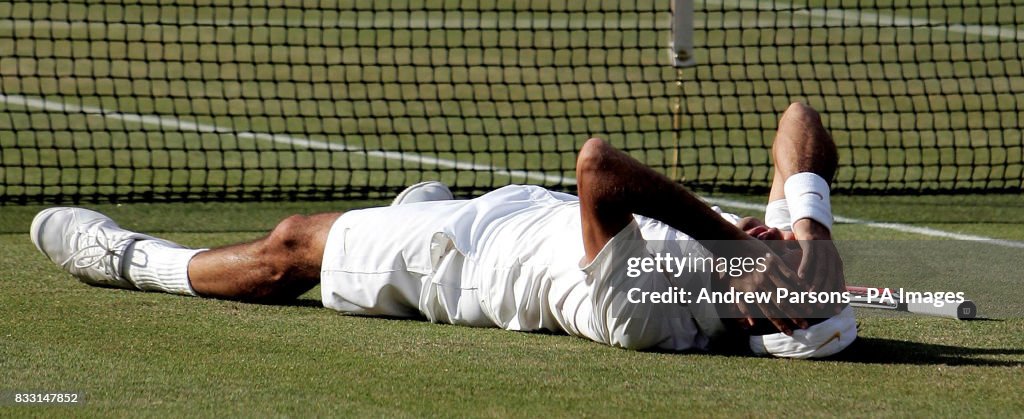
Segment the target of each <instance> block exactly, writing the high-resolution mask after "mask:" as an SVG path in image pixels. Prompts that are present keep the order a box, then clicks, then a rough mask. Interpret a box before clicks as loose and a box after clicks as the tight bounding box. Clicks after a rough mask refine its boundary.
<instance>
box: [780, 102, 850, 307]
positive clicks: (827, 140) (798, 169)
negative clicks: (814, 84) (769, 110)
mask: <svg viewBox="0 0 1024 419" xmlns="http://www.w3.org/2000/svg"><path fill="white" fill-rule="evenodd" d="M772 160H773V161H774V166H775V175H774V179H773V181H772V190H771V193H770V194H769V197H768V201H769V202H773V201H778V200H781V199H786V200H787V201H788V202H787V204H788V206H789V210H790V212H791V214H792V216H793V217H796V218H797V219H796V220H792V228H793V234H794V236H796V239H797V240H799V241H800V247H801V248H802V249H803V258H802V260H801V261H800V267H799V269H798V270H797V273H798V274H799V275H800V278H803V279H804V280H805V282H807V283H808V284H810V288H811V290H812V291H842V287H843V286H844V282H843V261H842V259H841V258H840V257H839V252H838V250H837V249H836V247H835V245H834V244H833V243H832V241H831V240H832V230H831V226H832V211H831V206H830V205H829V196H828V195H829V189H828V188H829V186H828V181H829V180H831V179H832V177H833V176H834V175H835V172H836V169H837V167H838V162H839V153H838V151H837V150H836V145H835V142H833V141H832V136H831V135H829V133H828V131H827V130H826V129H825V127H824V125H822V123H821V117H820V116H819V115H818V113H817V112H815V111H814V109H811V108H810V107H809V106H807V105H804V104H802V103H794V104H792V105H790V106H789V108H788V109H786V112H785V113H783V114H782V118H781V119H780V121H779V129H778V132H777V133H776V136H775V140H774V142H773V143H772Z"/></svg>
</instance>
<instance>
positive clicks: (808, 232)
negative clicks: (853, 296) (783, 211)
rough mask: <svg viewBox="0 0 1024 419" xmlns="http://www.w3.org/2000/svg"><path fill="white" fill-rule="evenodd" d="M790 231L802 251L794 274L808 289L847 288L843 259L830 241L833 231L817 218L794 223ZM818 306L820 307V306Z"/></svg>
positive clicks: (818, 290) (813, 290)
mask: <svg viewBox="0 0 1024 419" xmlns="http://www.w3.org/2000/svg"><path fill="white" fill-rule="evenodd" d="M793 234H794V235H795V236H796V239H797V240H798V241H799V243H800V248H801V250H802V253H803V256H802V257H801V259H800V266H799V268H798V269H797V275H799V277H800V278H801V279H802V280H803V282H804V283H805V284H806V285H807V286H808V290H809V291H811V292H843V291H844V290H845V289H846V281H845V277H844V274H843V259H842V258H841V257H840V256H839V250H838V249H836V246H835V243H833V242H832V233H831V232H829V230H828V229H827V228H825V226H823V225H821V224H820V223H818V222H817V221H814V220H811V219H807V218H805V219H801V220H798V221H797V222H796V223H794V224H793ZM819 308H823V306H821V305H819ZM838 309H841V307H838ZM836 313H838V311H836ZM836 313H831V314H836Z"/></svg>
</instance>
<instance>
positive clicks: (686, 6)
mask: <svg viewBox="0 0 1024 419" xmlns="http://www.w3.org/2000/svg"><path fill="white" fill-rule="evenodd" d="M669 54H670V58H671V60H672V65H673V66H675V67H690V66H692V65H695V64H697V61H695V60H694V59H693V0H672V41H671V42H669Z"/></svg>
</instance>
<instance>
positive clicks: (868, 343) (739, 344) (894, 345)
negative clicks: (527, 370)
mask: <svg viewBox="0 0 1024 419" xmlns="http://www.w3.org/2000/svg"><path fill="white" fill-rule="evenodd" d="M251 304H260V305H275V306H294V307H314V308H323V305H322V304H321V302H320V300H315V299H311V298H299V299H294V300H287V301H280V302H276V303H268V302H263V303H251ZM349 316H352V317H360V318H366V319H373V320H377V321H381V322H391V321H412V322H424V321H425V319H423V318H399V317H388V316H362V315H349ZM973 321H1000V320H997V319H987V318H979V319H974V320H973ZM509 333H515V332H509ZM533 333H538V334H544V335H561V334H560V333H553V332H533ZM746 342H747V339H746V337H740V336H736V337H734V338H730V339H729V340H728V341H725V342H723V343H724V344H723V345H721V346H719V347H718V350H715V351H713V352H712V353H713V354H714V355H719V356H727V357H733V356H735V357H750V356H751V354H750V352H748V351H746ZM738 348H743V349H738ZM651 352H657V353H665V354H673V355H683V356H685V354H679V353H677V352H663V351H657V350H654V351H651ZM986 356H989V357H991V356H1015V357H1021V356H1024V348H971V347H963V346H950V345H937V344H931V343H920V342H910V341H903V340H895V339H886V338H876V337H870V338H869V337H858V338H857V340H855V341H854V342H853V344H851V345H850V347H848V348H846V350H844V351H843V352H841V353H839V354H837V355H835V356H831V357H829V358H826V360H828V361H834V362H847V363H857V364H892V365H898V364H903V365H951V366H959V365H973V366H983V367H1020V366H1024V361H1019V360H1003V359H992V358H986Z"/></svg>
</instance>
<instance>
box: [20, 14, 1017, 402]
mask: <svg viewBox="0 0 1024 419" xmlns="http://www.w3.org/2000/svg"><path fill="white" fill-rule="evenodd" d="M182 3H185V2H182ZM228 3H232V2H223V1H213V2H198V3H196V2H192V3H190V4H171V3H170V2H161V3H160V4H159V5H157V4H153V2H141V1H140V2H135V1H124V2H121V3H120V4H115V3H114V2H106V3H104V4H102V5H101V4H95V3H90V2H80V3H71V4H70V5H67V4H63V3H52V2H51V3H46V4H44V3H42V2H34V3H32V2H20V3H16V2H0V152H2V154H0V200H3V202H0V203H3V204H10V203H21V202H27V203H38V202H52V201H67V200H75V199H83V200H85V201H89V200H93V199H97V200H99V201H104V200H105V199H106V198H111V199H117V200H120V201H123V202H146V201H151V200H156V201H188V202H182V203H159V204H146V203H130V204H126V205H113V204H100V205H89V207H91V208H94V209H97V210H100V211H102V212H105V213H107V214H109V215H111V216H112V217H113V218H114V219H115V220H116V221H118V222H119V223H121V224H122V225H124V226H125V227H128V228H132V229H137V230H140V231H144V232H148V233H153V234H157V235H160V236H166V237H167V238H169V239H172V240H176V241H179V242H181V243H183V244H186V245H192V246H216V245H223V244H229V243H233V242H237V241H241V240H250V239H254V238H257V237H259V236H260V235H261V234H262V233H263V232H265V231H266V230H267V229H269V228H271V227H272V226H273V225H274V224H275V223H276V222H277V221H278V220H280V219H281V218H282V217H284V216H286V215H289V214H292V213H313V212H318V211H336V210H343V209H350V208H359V207H365V206H370V205H380V204H384V203H386V201H385V200H381V201H375V200H367V199H366V197H367V196H369V197H377V196H379V197H381V198H390V194H391V193H393V192H394V190H395V189H397V188H401V187H404V186H406V185H408V184H411V183H414V182H417V181H419V180H423V179H439V180H442V181H445V182H446V183H448V184H450V185H453V186H455V187H456V188H457V189H458V190H459V191H460V192H462V193H465V194H469V193H476V192H479V191H482V190H486V189H489V188H490V187H491V186H493V185H503V184H506V183H509V182H522V183H538V184H544V185H554V186H560V187H564V188H570V189H571V183H572V176H573V170H572V167H573V162H574V160H575V152H576V150H577V149H578V147H579V145H580V144H582V143H583V142H584V141H585V140H586V139H587V138H588V137H589V136H602V137H605V138H608V139H609V140H610V141H611V142H612V143H613V144H615V145H616V146H619V147H622V148H624V149H626V150H628V151H629V152H630V153H631V154H633V155H634V156H636V157H638V158H639V159H641V160H643V161H644V162H646V163H647V164H649V165H651V166H653V167H655V168H656V169H658V170H661V171H663V172H665V173H667V174H669V175H671V176H673V177H676V178H685V179H687V180H689V181H691V182H699V183H701V184H702V187H703V188H704V189H705V190H710V189H714V188H716V187H726V188H729V187H732V188H736V187H746V186H749V187H754V188H757V187H763V186H765V185H767V175H768V166H767V163H768V155H769V154H768V151H767V147H768V146H769V145H770V141H771V134H772V132H773V130H774V128H775V126H776V122H777V119H778V116H779V114H780V113H781V111H782V110H783V109H785V106H786V105H787V104H788V103H790V102H791V101H796V100H802V101H807V102H809V103H810V104H811V105H812V106H814V107H815V108H817V109H819V110H820V111H821V112H822V113H823V116H824V118H825V123H826V125H827V126H828V127H829V128H831V129H832V130H833V134H834V136H835V139H836V141H837V143H838V144H839V147H840V149H841V156H842V157H841V158H842V160H843V161H842V163H843V164H844V165H845V166H844V169H842V171H841V172H840V174H839V176H838V179H837V180H838V185H839V186H841V187H843V188H847V189H867V190H870V191H872V192H884V191H887V190H897V191H899V190H904V191H905V190H910V191H912V192H917V190H919V189H924V190H929V189H933V188H938V189H943V190H960V189H970V190H973V191H991V190H1008V191H1013V193H1006V194H978V195H963V194H961V195H946V196H941V195H940V196H918V195H916V194H913V195H905V196H885V195H881V196H879V195H869V196H864V195H842V196H835V197H834V198H833V199H834V201H833V205H834V208H835V211H836V213H837V214H838V215H842V216H844V217H849V218H852V219H856V220H858V222H855V223H849V222H848V223H840V224H837V226H836V229H835V231H836V236H837V237H838V238H839V239H842V240H848V241H849V244H848V246H849V248H850V250H851V254H850V255H849V256H848V258H847V259H846V264H847V275H848V276H849V278H850V279H849V281H850V283H851V284H857V285H882V286H889V287H900V286H906V287H908V288H912V289H917V290H928V289H931V288H932V287H934V288H938V289H943V290H950V291H958V290H962V291H966V292H967V293H968V297H969V298H971V299H973V300H975V301H976V302H977V303H978V305H979V308H980V312H981V314H982V315H983V316H987V317H989V319H987V320H981V321H973V322H958V321H953V320H947V319H935V318H926V317H918V316H911V315H898V314H890V313H885V312H878V311H875V312H866V311H861V312H859V313H858V316H859V317H860V325H861V329H860V330H861V334H860V339H859V341H858V342H857V343H855V344H854V346H853V347H851V348H849V349H848V350H847V351H846V352H845V353H844V354H842V355H841V356H839V357H838V358H836V359H831V360H826V361H792V360H785V359H767V358H752V357H746V356H737V355H709V354H699V353H694V354H661V353H649V352H633V351H625V350H616V349H613V348H609V347H605V346H602V345H599V344H596V343H592V342H589V341H585V340H582V339H576V338H569V337H565V336H553V335H543V334H523V333H511V332H504V331H500V330H492V329H472V328H465V327H455V326H447V325H434V324H428V323H425V322H419V321H404V320H384V319H369V318H360V317H353V316H343V315H339V314H337V313H335V312H333V311H329V310H326V309H323V308H321V307H318V306H319V301H318V297H319V294H318V292H317V290H314V291H312V292H311V293H309V294H307V295H306V296H304V297H303V299H302V300H300V301H299V302H297V303H296V304H294V305H282V306H268V305H255V304H243V303H236V302H228V301H216V300H203V299H198V298H183V297H176V296H171V295H164V294H155V293H141V292H126V291H118V290H106V289H98V288H93V287H89V286H86V285H83V284H80V283H78V282H77V281H76V280H74V279H73V278H71V277H70V276H69V275H67V274H65V273H64V272H62V271H60V270H59V269H58V268H56V267H55V266H53V265H52V264H51V263H50V262H49V261H47V260H46V258H45V257H44V256H43V255H41V254H39V252H38V251H36V250H35V249H34V248H33V246H32V244H31V242H30V241H29V238H28V235H27V231H28V228H29V223H30V221H31V218H32V216H33V215H34V214H35V213H36V212H37V211H39V210H40V209H42V208H43V207H42V206H38V205H24V206H13V205H2V206H0V254H2V257H0V272H2V273H3V276H4V279H3V284H4V285H3V286H2V287H0V288H2V291H0V371H3V373H2V374H0V394H5V393H4V392H10V391H75V392H84V393H85V399H86V404H85V405H84V406H72V407H49V406H45V407H44V406H31V407H25V406H11V405H3V404H0V416H53V415H62V416H64V415H68V416H90V417H91V416H170V415H175V416H178V415H182V414H184V415H189V416H220V415H227V416H248V417H252V416H257V417H258V416H271V415H273V416H401V417H420V416H492V417H493V416H541V415H544V416H583V415H586V416H624V415H643V416H683V415H709V416H781V415H787V416H857V417H863V416H901V417H906V416H922V417H928V416H944V417H950V416H961V417H962V416H990V417H1009V416H1019V415H1020V414H1021V412H1024V398H1022V397H1021V392H1020V389H1021V388H1024V333H1022V332H1021V331H1022V330H1024V302H1022V301H1021V299H1020V296H1021V292H1020V289H1021V287H1020V284H1021V273H1020V271H1021V269H1020V266H1021V263H1020V260H1021V258H1020V253H1021V249H1019V248H1014V247H1007V246H1004V245H1000V244H991V243H971V244H953V245H951V246H954V247H948V246H950V245H943V244H934V242H935V241H940V242H943V243H947V242H948V243H959V242H952V241H948V240H945V239H943V238H942V237H935V236H929V235H922V234H920V233H919V232H914V229H915V228H916V229H918V231H924V230H923V229H928V230H926V231H929V232H931V233H929V234H935V232H940V233H941V232H952V233H957V234H961V235H973V236H985V237H990V238H993V239H1001V240H1009V241H1016V242H1020V241H1024V201H1022V199H1021V194H1020V186H1021V179H1022V178H1024V137H1022V132H1024V131H1022V130H1021V129H1020V127H1021V125H1022V123H1021V120H1020V118H1021V114H1020V109H1024V94H1022V93H1021V92H1024V68H1022V66H1021V57H1024V42H1021V41H1024V32H1022V30H1021V29H1020V27H1021V16H1024V6H1022V5H1018V4H1013V3H1010V2H1007V1H1003V0H980V1H976V2H964V1H947V0H937V1H931V0H929V1H912V2H901V1H885V0H883V1H875V2H867V1H827V2H826V1H812V2H808V3H807V4H804V3H799V4H797V3H790V2H785V1H780V0H776V1H772V2H760V1H752V0H705V1H699V2H697V3H698V6H700V5H703V6H702V7H698V15H699V17H700V18H699V19H698V21H697V22H695V24H696V27H697V33H696V36H697V37H696V38H695V45H696V46H697V49H696V50H695V53H696V54H698V57H697V60H698V63H699V65H698V66H697V67H696V68H690V69H684V70H682V71H681V72H677V70H676V69H674V68H671V67H669V66H666V65H665V62H666V59H667V56H666V54H665V53H666V51H665V45H663V41H664V39H666V38H667V35H668V32H669V30H670V27H669V23H670V15H669V14H668V12H667V11H666V10H667V8H666V7H662V6H665V5H666V4H667V2H665V1H638V2H621V3H614V2H602V3H601V6H600V7H599V8H600V9H601V12H587V11H584V10H583V8H584V4H585V3H584V2H565V3H564V4H563V3H559V2H545V1H533V2H513V1H504V0H498V1H489V0H479V1H476V0H465V1H461V2H448V1H435V0H424V1H419V0H409V1H405V0H396V1H390V2H383V1H382V2H369V1H361V0H359V1H345V0H342V1H338V2H332V1H323V2H310V1H293V0H285V1H279V2H266V3H261V2H253V4H251V5H242V4H240V3H237V2H234V4H230V5H229V4H228ZM456 3H457V5H458V6H457V8H458V13H454V12H451V10H450V9H451V8H452V7H456V6H455V4H456ZM526 6H530V7H536V8H539V9H541V10H540V11H539V12H527V11H524V10H521V9H520V8H522V7H526ZM586 7H590V6H589V5H587V6H586ZM594 7H597V6H594ZM376 8H384V9H387V10H386V12H385V11H379V12H378V11H377V10H376ZM421 9H422V10H421ZM444 10H448V12H449V13H448V14H447V15H445V14H443V13H441V11H444ZM591 62H594V63H597V64H595V65H589V64H585V63H591ZM581 63H584V64H581ZM879 115H885V117H880V116H879ZM711 195H712V196H713V197H715V198H725V199H732V200H737V201H741V202H746V203H762V201H763V197H762V196H750V195H725V194H717V193H716V194H711ZM296 196H297V197H302V198H310V199H313V200H314V201H315V202H289V201H291V199H290V198H293V197H296ZM96 197H99V198H96ZM340 197H358V198H356V199H352V200H349V201H344V202H342V201H333V200H327V199H328V198H330V199H335V198H340ZM259 198H266V199H271V200H279V201H280V200H283V201H285V202H247V203H232V202H220V201H221V200H222V199H224V200H238V199H256V200H258V199H259ZM732 209H733V210H735V211H736V212H737V213H740V214H747V215H754V214H756V213H757V212H756V211H752V210H750V209H749V208H748V206H747V205H743V206H742V207H740V208H732ZM870 222H876V223H894V224H898V227H895V228H896V229H894V226H892V225H890V226H888V227H884V228H883V227H878V226H874V225H871V223H870ZM871 247H874V248H876V249H881V250H882V251H879V252H876V253H871V252H870V250H871V249H870V248H871ZM865 248H867V249H865ZM895 248H899V249H900V252H885V251H884V250H886V249H895ZM856 252H863V253H856ZM855 255H868V256H865V257H855ZM961 262H962V263H961Z"/></svg>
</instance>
